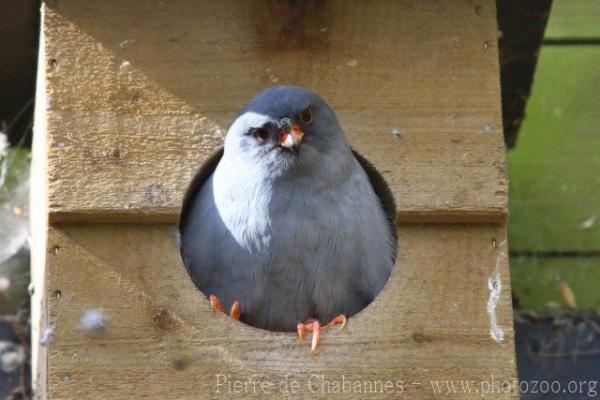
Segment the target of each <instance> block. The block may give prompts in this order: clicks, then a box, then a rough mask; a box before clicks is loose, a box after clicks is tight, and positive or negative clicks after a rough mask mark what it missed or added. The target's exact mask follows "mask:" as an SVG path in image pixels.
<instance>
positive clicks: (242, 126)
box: [229, 111, 273, 134]
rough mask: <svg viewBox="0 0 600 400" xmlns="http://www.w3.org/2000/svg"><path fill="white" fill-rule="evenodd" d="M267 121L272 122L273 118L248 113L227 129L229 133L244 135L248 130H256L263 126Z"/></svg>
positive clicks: (251, 112)
mask: <svg viewBox="0 0 600 400" xmlns="http://www.w3.org/2000/svg"><path fill="white" fill-rule="evenodd" d="M269 121H273V118H271V117H269V116H268V115H264V114H259V113H255V112H253V111H248V112H247V113H244V114H242V115H240V116H239V117H238V118H237V119H236V120H235V121H234V122H233V124H232V125H231V128H229V132H239V133H242V134H243V133H244V132H248V130H249V129H250V128H258V127H261V126H263V125H264V124H266V123H267V122H269Z"/></svg>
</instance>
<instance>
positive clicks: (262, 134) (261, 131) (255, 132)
mask: <svg viewBox="0 0 600 400" xmlns="http://www.w3.org/2000/svg"><path fill="white" fill-rule="evenodd" d="M250 134H251V135H252V136H254V137H255V138H256V139H257V140H258V141H260V142H264V141H265V140H267V138H268V137H269V131H267V130H266V129H265V128H253V129H251V130H250Z"/></svg>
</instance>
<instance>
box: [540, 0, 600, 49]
mask: <svg viewBox="0 0 600 400" xmlns="http://www.w3.org/2000/svg"><path fill="white" fill-rule="evenodd" d="M598 16H600V2H598V1H597V0H554V1H553V2H552V12H551V13H550V20H549V21H548V27H547V28H546V35H545V37H546V39H559V40H560V39H596V40H600V24H599V23H598Z"/></svg>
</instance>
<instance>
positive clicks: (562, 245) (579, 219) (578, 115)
mask: <svg viewBox="0 0 600 400" xmlns="http://www.w3.org/2000/svg"><path fill="white" fill-rule="evenodd" d="M598 61H600V47H595V46H569V47H548V46H546V47H544V48H543V49H542V52H541V54H540V60H539V64H538V68H537V75H536V85H535V86H534V90H533V94H532V97H531V98H530V100H529V104H528V108H527V119H526V120H525V122H524V124H523V131H522V132H521V135H520V138H519V141H518V142H517V146H516V147H515V149H514V150H511V151H510V152H509V153H508V167H509V175H510V177H511V179H510V193H511V201H510V215H511V218H510V220H509V230H508V231H509V235H510V237H509V240H510V243H511V250H515V251H538V252H539V251H575V252H577V251H583V252H585V251H591V250H600V245H599V243H600V207H599V203H598V198H600V175H599V174H598V171H600V155H599V154H600V136H599V135H598V126H599V125H600V114H598V110H599V109H600V101H599V99H598V93H600V76H599V75H598V73H597V69H598V68H597V66H598ZM557 82H560V85H558V84H557Z"/></svg>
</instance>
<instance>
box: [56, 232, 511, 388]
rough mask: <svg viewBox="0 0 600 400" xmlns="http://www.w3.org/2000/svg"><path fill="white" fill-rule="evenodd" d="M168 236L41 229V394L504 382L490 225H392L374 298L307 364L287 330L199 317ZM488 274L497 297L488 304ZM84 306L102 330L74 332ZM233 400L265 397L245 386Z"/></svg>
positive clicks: (504, 313)
mask: <svg viewBox="0 0 600 400" xmlns="http://www.w3.org/2000/svg"><path fill="white" fill-rule="evenodd" d="M175 232H176V228H175V226H173V225H150V224H147V225H139V224H134V225H108V224H92V225H85V224H81V225H57V226H53V227H52V228H51V230H50V233H49V237H48V249H49V251H48V253H47V257H48V263H47V271H48V280H47V285H48V286H47V289H46V292H45V294H46V296H47V297H46V298H47V301H48V317H49V320H48V322H47V323H48V324H49V325H52V326H54V327H55V340H54V342H53V343H52V344H51V345H50V347H49V349H48V355H49V359H48V371H47V372H48V395H49V398H51V399H52V398H61V399H75V398H77V399H80V398H89V399H105V398H131V397H136V398H142V397H143V398H158V399H165V398H178V399H188V398H189V399H197V398H230V397H232V396H233V395H234V394H235V393H233V392H231V391H229V389H228V388H227V386H226V385H219V384H218V382H220V379H225V378H220V376H223V375H224V376H225V377H226V379H227V380H228V382H233V381H236V380H240V381H247V380H252V379H255V380H258V381H259V382H263V381H265V382H270V383H273V384H274V385H276V386H275V387H272V386H271V389H269V390H270V393H271V394H275V395H278V394H280V392H279V391H280V390H281V389H280V387H279V386H277V385H278V384H279V383H280V382H282V381H285V379H286V376H287V379H288V381H290V382H291V381H298V382H299V385H300V388H299V389H298V390H299V391H298V393H297V395H296V396H291V395H289V394H288V396H289V397H294V398H296V397H297V398H317V399H320V398H347V397H348V394H347V393H346V394H345V395H343V394H337V395H336V394H335V393H327V392H323V391H322V390H321V386H320V382H321V381H320V379H321V378H320V376H323V377H324V379H326V380H328V381H331V382H341V381H342V379H345V380H347V381H351V382H355V381H361V382H363V383H362V386H361V392H360V394H359V396H360V398H363V399H369V398H397V397H398V396H399V395H400V394H399V392H397V390H399V389H398V388H397V387H396V386H395V387H394V388H393V389H390V390H392V392H388V393H382V392H376V393H373V392H368V389H367V386H366V385H365V383H364V382H375V381H382V382H386V381H391V382H393V384H394V385H395V384H396V381H402V382H403V386H402V388H403V389H402V394H401V395H402V396H403V398H408V399H411V398H416V399H422V398H431V397H435V396H434V392H433V389H432V384H431V381H432V380H433V381H443V380H454V381H459V380H462V381H466V380H469V381H473V382H475V385H478V386H477V388H478V389H481V388H482V387H485V385H486V384H485V382H488V383H489V384H492V383H491V380H492V379H493V380H494V382H496V383H495V384H496V385H498V384H499V383H498V382H500V383H502V382H503V381H504V380H508V381H509V382H511V384H512V385H514V383H512V382H513V381H514V379H516V375H515V362H514V350H513V331H512V313H511V299H510V284H509V276H508V265H507V256H506V254H507V249H506V240H505V237H504V234H505V233H504V229H503V228H502V227H501V226H497V225H482V224H479V225H461V224H454V225H442V224H436V225H428V226H427V225H423V226H419V225H406V226H402V227H401V228H400V230H399V246H400V247H399V248H400V256H399V260H398V263H397V265H396V269H395V270H394V272H393V274H392V277H391V278H390V280H389V282H388V284H387V285H386V287H385V289H384V291H383V292H382V294H381V295H380V296H379V297H378V298H377V299H376V300H375V301H374V302H373V303H372V304H371V305H370V306H368V307H367V308H366V309H365V310H364V311H363V312H361V313H360V314H358V315H357V316H355V317H353V318H351V319H350V320H349V324H348V326H347V328H345V329H343V330H340V331H335V332H333V331H332V332H328V333H325V334H324V336H323V341H322V346H321V348H320V351H319V354H318V355H316V356H314V357H311V356H310V354H309V349H308V344H307V343H305V344H304V345H299V344H298V342H297V339H296V337H295V334H292V333H273V332H267V331H263V330H258V329H254V328H251V327H248V326H245V325H243V324H241V323H239V322H234V321H232V320H230V319H228V318H226V317H225V316H223V315H218V314H216V313H215V312H213V311H212V310H210V308H209V305H208V302H207V301H206V299H205V298H204V297H203V295H202V294H201V293H200V292H198V291H197V289H196V288H195V286H194V285H193V284H192V282H191V280H190V279H189V278H188V276H187V274H186V272H185V269H184V267H183V265H182V263H181V260H180V256H179V252H178V249H177V246H176V243H175V235H174V233H175ZM494 244H495V245H494ZM490 280H491V281H494V282H495V284H494V285H495V287H497V288H499V289H500V293H499V298H498V301H497V303H494V301H493V296H491V294H490V286H489V284H490ZM490 298H492V300H490ZM490 302H491V304H492V306H491V310H493V312H494V313H495V317H496V318H497V324H498V329H501V330H502V331H503V335H504V336H503V340H500V341H497V340H495V339H493V338H492V337H491V334H490V326H491V319H490V313H489V311H488V310H489V309H490ZM90 308H97V309H100V310H102V312H103V315H104V316H105V317H106V321H107V327H106V329H105V331H104V332H103V333H101V334H97V335H93V336H90V335H86V334H85V332H84V331H83V330H82V329H81V327H80V318H81V316H82V314H83V313H84V312H85V310H87V309H90ZM217 374H221V375H217ZM314 376H316V378H314ZM342 376H343V378H342ZM311 377H312V380H311ZM480 382H484V383H483V384H480ZM311 385H312V386H311ZM441 385H442V388H443V385H444V384H443V383H442V384H441ZM480 385H483V386H480ZM492 385H493V384H492ZM231 390H234V389H233V388H232V389H231ZM241 390H244V389H241ZM442 390H444V389H442ZM459 390H460V389H459ZM496 390H498V389H496ZM503 390H504V389H503ZM353 394H354V395H357V394H356V393H353ZM236 395H240V396H243V398H263V397H264V395H263V394H261V392H260V391H259V392H257V393H254V392H253V391H252V390H248V389H246V391H244V392H242V394H240V393H239V392H238V393H237V394H236ZM480 396H481V393H475V392H474V391H473V392H471V394H470V395H467V394H464V393H461V392H457V393H456V394H454V395H453V396H452V397H453V398H457V399H461V398H475V397H477V398H480ZM277 397H279V396H277ZM489 397H510V395H506V394H504V395H502V394H498V393H497V392H496V394H495V396H493V395H490V396H489Z"/></svg>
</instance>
